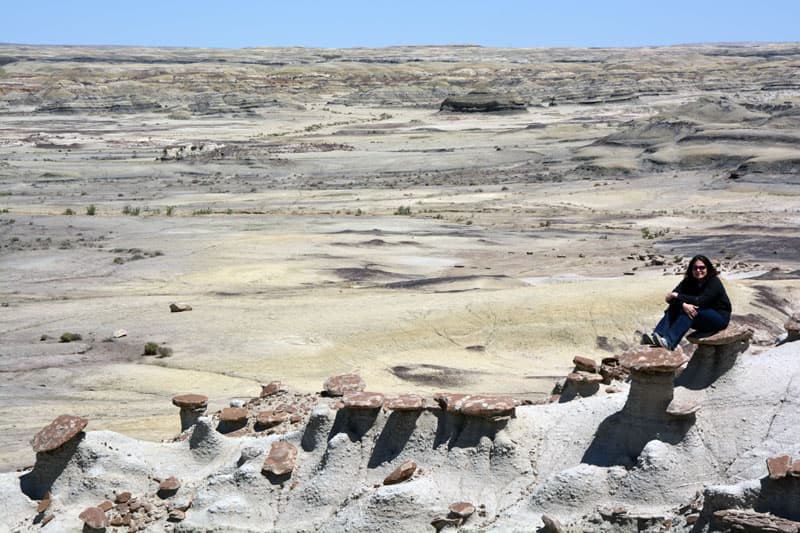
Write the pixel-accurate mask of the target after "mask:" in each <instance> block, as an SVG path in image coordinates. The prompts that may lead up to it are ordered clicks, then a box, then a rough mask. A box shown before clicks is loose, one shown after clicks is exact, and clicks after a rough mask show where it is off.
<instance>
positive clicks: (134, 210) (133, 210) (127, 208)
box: [122, 205, 141, 217]
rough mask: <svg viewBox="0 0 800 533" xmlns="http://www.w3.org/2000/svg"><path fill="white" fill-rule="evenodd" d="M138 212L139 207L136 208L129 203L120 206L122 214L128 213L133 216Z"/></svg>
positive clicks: (137, 214)
mask: <svg viewBox="0 0 800 533" xmlns="http://www.w3.org/2000/svg"><path fill="white" fill-rule="evenodd" d="M139 213H141V209H140V208H138V207H131V206H129V205H126V206H125V207H123V208H122V214H123V215H130V216H133V217H138V216H139Z"/></svg>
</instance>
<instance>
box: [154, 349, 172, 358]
mask: <svg viewBox="0 0 800 533" xmlns="http://www.w3.org/2000/svg"><path fill="white" fill-rule="evenodd" d="M156 351H157V352H158V358H159V359H162V358H164V357H169V356H171V355H172V348H170V347H168V346H159V347H158V350H156Z"/></svg>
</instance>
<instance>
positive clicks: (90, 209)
mask: <svg viewBox="0 0 800 533" xmlns="http://www.w3.org/2000/svg"><path fill="white" fill-rule="evenodd" d="M95 213H97V209H96V208H95V206H94V204H92V205H90V206H89V207H87V208H86V214H87V215H89V216H90V217H93V216H94V215H95Z"/></svg>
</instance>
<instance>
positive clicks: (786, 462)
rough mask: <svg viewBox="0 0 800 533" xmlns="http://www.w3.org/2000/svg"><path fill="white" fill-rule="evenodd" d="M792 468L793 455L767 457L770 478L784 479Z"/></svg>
mask: <svg viewBox="0 0 800 533" xmlns="http://www.w3.org/2000/svg"><path fill="white" fill-rule="evenodd" d="M791 469H792V456H791V455H787V454H783V455H776V456H774V457H769V458H768V459H767V472H769V478H770V479H783V478H785V477H786V475H787V474H788V473H789V471H790V470H791Z"/></svg>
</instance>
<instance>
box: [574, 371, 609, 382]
mask: <svg viewBox="0 0 800 533" xmlns="http://www.w3.org/2000/svg"><path fill="white" fill-rule="evenodd" d="M567 381H569V382H572V383H600V382H602V381H603V376H601V375H600V374H595V373H594V372H586V371H584V370H578V371H576V372H570V373H569V374H567Z"/></svg>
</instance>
